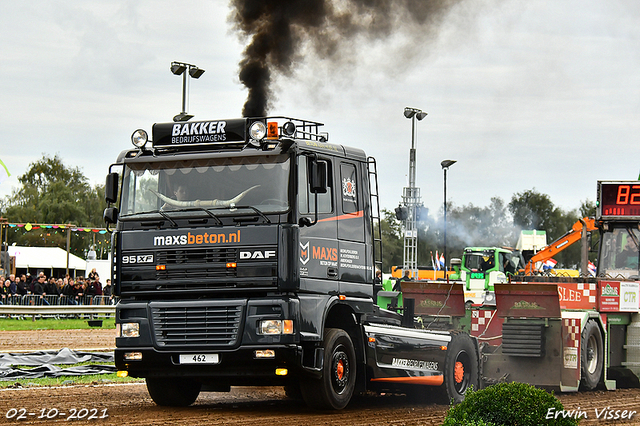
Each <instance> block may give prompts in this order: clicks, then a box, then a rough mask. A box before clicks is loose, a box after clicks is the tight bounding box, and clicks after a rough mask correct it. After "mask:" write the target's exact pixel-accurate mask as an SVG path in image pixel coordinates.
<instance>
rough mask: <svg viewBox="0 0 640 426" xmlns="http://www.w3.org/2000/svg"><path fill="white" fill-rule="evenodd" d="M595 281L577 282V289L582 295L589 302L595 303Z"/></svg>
mask: <svg viewBox="0 0 640 426" xmlns="http://www.w3.org/2000/svg"><path fill="white" fill-rule="evenodd" d="M596 287H597V284H596V283H578V291H582V297H584V298H585V300H588V301H589V303H596V295H597V290H596Z"/></svg>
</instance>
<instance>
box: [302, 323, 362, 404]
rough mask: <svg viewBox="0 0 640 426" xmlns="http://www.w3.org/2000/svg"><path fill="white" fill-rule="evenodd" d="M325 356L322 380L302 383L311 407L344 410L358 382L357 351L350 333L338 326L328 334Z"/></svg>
mask: <svg viewBox="0 0 640 426" xmlns="http://www.w3.org/2000/svg"><path fill="white" fill-rule="evenodd" d="M322 345H323V348H324V359H323V367H322V376H321V377H320V379H307V380H305V381H303V382H301V383H300V390H301V391H302V397H303V398H304V401H305V402H306V403H307V405H308V406H310V407H313V408H318V409H324V410H341V409H343V408H344V407H346V406H347V404H348V403H349V401H350V400H351V397H352V396H353V392H354V389H355V384H356V370H357V365H356V352H355V350H354V348H353V342H352V341H351V338H350V337H349V335H348V334H347V333H346V332H345V331H344V330H340V329H337V328H328V329H326V330H325V333H324V341H323V343H322Z"/></svg>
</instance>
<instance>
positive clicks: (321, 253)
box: [300, 241, 338, 265]
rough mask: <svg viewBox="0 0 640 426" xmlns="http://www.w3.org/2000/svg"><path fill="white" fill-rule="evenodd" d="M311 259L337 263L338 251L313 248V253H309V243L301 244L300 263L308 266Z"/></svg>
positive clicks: (326, 248) (329, 248)
mask: <svg viewBox="0 0 640 426" xmlns="http://www.w3.org/2000/svg"><path fill="white" fill-rule="evenodd" d="M310 258H313V259H316V260H328V261H332V262H337V261H338V249H337V248H336V247H319V246H311V252H309V241H307V242H306V244H302V243H300V263H302V264H303V265H306V264H307V263H308V262H309V259H310Z"/></svg>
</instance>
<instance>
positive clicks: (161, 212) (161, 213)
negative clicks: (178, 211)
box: [158, 210, 178, 228]
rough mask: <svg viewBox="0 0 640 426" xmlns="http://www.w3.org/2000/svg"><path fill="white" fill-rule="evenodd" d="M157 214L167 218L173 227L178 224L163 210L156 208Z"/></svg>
mask: <svg viewBox="0 0 640 426" xmlns="http://www.w3.org/2000/svg"><path fill="white" fill-rule="evenodd" d="M158 214H159V215H160V216H162V217H163V218H165V219H167V220H168V221H169V222H171V224H172V225H173V227H174V228H177V227H178V224H177V223H176V221H175V220H173V219H171V217H170V216H169V215H168V214H166V213H165V212H163V211H162V210H158Z"/></svg>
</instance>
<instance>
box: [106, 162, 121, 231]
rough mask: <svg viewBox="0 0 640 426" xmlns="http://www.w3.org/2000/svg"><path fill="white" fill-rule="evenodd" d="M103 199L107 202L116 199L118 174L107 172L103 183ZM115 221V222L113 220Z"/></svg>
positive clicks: (112, 201) (113, 201)
mask: <svg viewBox="0 0 640 426" xmlns="http://www.w3.org/2000/svg"><path fill="white" fill-rule="evenodd" d="M104 199H105V200H106V201H107V203H115V202H116V200H117V199H118V174H117V173H109V174H108V175H107V181H106V182H105V185H104ZM113 223H115V222H113Z"/></svg>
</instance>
